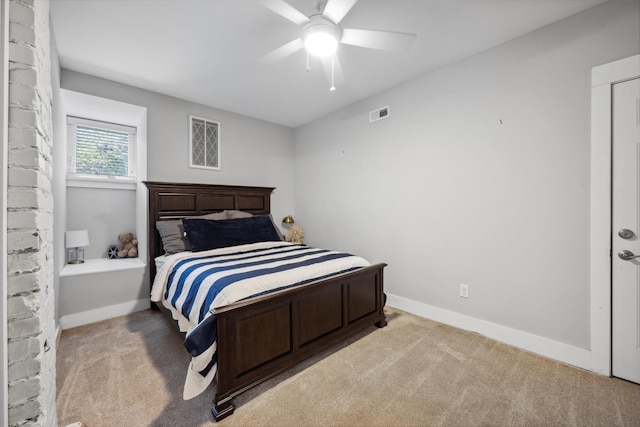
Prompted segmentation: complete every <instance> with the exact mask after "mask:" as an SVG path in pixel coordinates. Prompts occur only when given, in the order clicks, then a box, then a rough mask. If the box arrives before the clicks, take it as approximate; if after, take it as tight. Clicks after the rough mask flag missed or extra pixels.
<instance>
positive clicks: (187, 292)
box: [151, 242, 369, 399]
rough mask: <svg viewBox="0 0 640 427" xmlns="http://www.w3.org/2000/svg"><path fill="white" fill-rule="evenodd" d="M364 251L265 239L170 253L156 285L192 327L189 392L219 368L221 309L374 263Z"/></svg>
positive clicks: (184, 327)
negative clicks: (218, 310)
mask: <svg viewBox="0 0 640 427" xmlns="http://www.w3.org/2000/svg"><path fill="white" fill-rule="evenodd" d="M368 265H369V263H368V262H367V261H366V260H364V259H363V258H361V257H357V256H353V255H350V254H346V253H342V252H335V251H329V250H324V249H315V248H309V247H306V246H299V245H293V244H291V243H287V242H261V243H252V244H248V245H241V246H233V247H228V248H220V249H213V250H210V251H203V252H182V253H178V254H174V255H171V256H169V257H167V260H166V262H165V263H164V264H163V266H162V267H161V268H160V270H159V271H158V273H157V275H156V278H155V280H154V283H153V288H152V290H151V300H152V301H162V304H163V305H164V306H165V307H167V308H168V309H169V310H170V311H171V313H172V314H173V318H174V319H176V320H177V321H178V324H179V326H180V330H181V331H183V332H186V333H187V336H186V338H185V341H184V345H185V347H186V348H187V350H188V351H189V352H190V353H191V356H192V358H191V363H190V365H189V369H188V371H187V378H186V381H185V386H184V392H183V398H184V399H191V398H193V397H195V396H197V395H199V394H200V393H202V392H203V391H204V390H205V389H206V388H207V386H208V385H209V384H210V383H211V381H212V380H213V378H214V377H215V373H216V367H217V365H216V361H217V358H216V354H215V353H216V330H215V309H216V308H218V307H222V306H225V305H228V304H231V303H234V302H237V301H240V300H243V299H246V298H249V297H253V296H258V295H262V294H265V293H271V292H277V291H280V290H283V289H287V288H290V287H292V286H299V285H302V284H305V283H308V282H311V281H315V280H318V279H323V278H326V277H330V276H333V275H337V274H340V273H344V272H347V271H350V270H354V269H357V268H361V267H366V266H368Z"/></svg>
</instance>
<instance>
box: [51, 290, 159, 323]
mask: <svg viewBox="0 0 640 427" xmlns="http://www.w3.org/2000/svg"><path fill="white" fill-rule="evenodd" d="M149 307H150V302H149V299H148V298H147V299H140V300H137V301H128V302H124V303H122V304H115V305H110V306H107V307H100V308H96V309H95V310H88V311H83V312H81V313H73V314H67V315H65V316H62V317H60V326H61V327H62V329H69V328H75V327H76V326H82V325H87V324H89V323H95V322H100V321H101V320H107V319H111V318H113V317H118V316H124V315H125V314H130V313H134V312H136V311H142V310H146V309H148V308H149Z"/></svg>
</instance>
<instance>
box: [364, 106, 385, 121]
mask: <svg viewBox="0 0 640 427" xmlns="http://www.w3.org/2000/svg"><path fill="white" fill-rule="evenodd" d="M388 117H389V106H388V105H387V106H386V107H382V108H378V109H377V110H373V111H371V112H370V113H369V123H373V122H377V121H378V120H382V119H386V118H388Z"/></svg>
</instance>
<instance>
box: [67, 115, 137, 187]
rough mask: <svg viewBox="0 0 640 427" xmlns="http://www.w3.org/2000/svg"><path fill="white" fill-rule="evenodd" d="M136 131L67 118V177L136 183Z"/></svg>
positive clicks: (129, 128)
mask: <svg viewBox="0 0 640 427" xmlns="http://www.w3.org/2000/svg"><path fill="white" fill-rule="evenodd" d="M135 166H136V128H135V127H131V126H126V125H120V124H115V123H107V122H101V121H96V120H89V119H83V118H79V117H71V116H69V117H67V176H68V177H72V178H91V177H94V178H103V179H104V178H110V179H119V180H126V181H135V177H136V171H135V169H136V167H135Z"/></svg>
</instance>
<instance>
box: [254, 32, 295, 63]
mask: <svg viewBox="0 0 640 427" xmlns="http://www.w3.org/2000/svg"><path fill="white" fill-rule="evenodd" d="M303 47H304V41H303V40H302V39H301V38H297V39H295V40H291V41H290V42H289V43H287V44H284V45H282V46H280V47H279V48H277V49H274V50H272V51H271V52H269V53H267V54H266V55H265V56H263V57H262V58H261V59H260V64H261V65H267V64H272V63H274V62H277V61H280V60H282V59H284V58H286V57H287V56H289V55H291V54H293V53H295V52H297V51H299V50H300V49H302V48H303Z"/></svg>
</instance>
